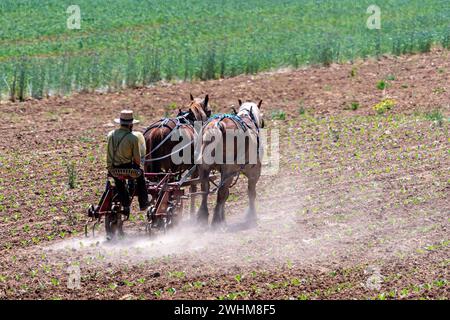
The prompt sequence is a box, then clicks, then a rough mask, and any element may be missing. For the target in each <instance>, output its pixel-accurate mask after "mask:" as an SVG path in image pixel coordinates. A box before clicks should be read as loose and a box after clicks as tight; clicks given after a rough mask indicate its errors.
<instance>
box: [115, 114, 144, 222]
mask: <svg viewBox="0 0 450 320" xmlns="http://www.w3.org/2000/svg"><path fill="white" fill-rule="evenodd" d="M114 121H115V122H116V123H119V124H120V127H119V128H118V129H116V130H113V131H111V132H110V133H109V134H108V145H107V159H106V163H107V168H108V171H109V172H111V170H112V169H114V168H120V169H138V170H140V171H141V175H140V176H139V177H138V178H137V179H136V182H137V186H136V187H137V188H136V191H137V192H136V193H137V195H138V200H139V208H140V210H142V211H144V210H146V209H147V208H148V206H149V200H148V194H147V187H146V185H145V178H144V173H143V171H142V169H141V162H142V158H143V157H142V153H144V154H145V150H142V143H141V142H140V141H139V140H140V139H139V135H138V134H136V133H133V124H135V123H139V121H138V120H134V118H133V111H131V110H123V111H122V112H121V113H120V118H119V119H115V120H114ZM144 148H145V147H144ZM114 180H115V183H116V187H117V190H118V192H119V195H120V197H121V203H122V205H123V207H124V213H125V214H127V215H128V214H129V213H130V197H129V195H128V192H127V189H126V188H125V183H124V181H122V180H119V179H117V178H116V177H114Z"/></svg>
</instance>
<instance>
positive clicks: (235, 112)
mask: <svg viewBox="0 0 450 320" xmlns="http://www.w3.org/2000/svg"><path fill="white" fill-rule="evenodd" d="M231 110H232V111H233V114H234V115H236V114H237V111H236V109H235V108H234V106H232V107H231Z"/></svg>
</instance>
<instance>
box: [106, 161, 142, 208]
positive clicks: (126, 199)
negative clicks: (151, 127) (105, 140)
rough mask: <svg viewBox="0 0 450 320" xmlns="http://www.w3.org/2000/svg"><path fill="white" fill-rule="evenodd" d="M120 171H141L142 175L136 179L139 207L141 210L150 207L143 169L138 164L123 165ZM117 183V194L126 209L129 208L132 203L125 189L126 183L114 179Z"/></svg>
mask: <svg viewBox="0 0 450 320" xmlns="http://www.w3.org/2000/svg"><path fill="white" fill-rule="evenodd" d="M117 168H120V169H138V170H140V171H141V175H140V176H139V178H136V179H135V180H136V194H137V196H138V201H139V206H140V208H141V209H142V208H144V207H146V206H147V205H148V193H147V185H146V183H145V177H144V172H143V171H142V169H141V168H140V167H139V166H138V165H136V164H134V163H133V164H123V165H121V166H118V167H117ZM114 181H115V183H116V188H117V192H118V193H119V197H120V202H121V203H122V205H123V206H124V207H129V206H130V205H131V203H130V195H129V194H128V191H127V188H126V187H125V182H124V181H122V180H119V179H117V178H114Z"/></svg>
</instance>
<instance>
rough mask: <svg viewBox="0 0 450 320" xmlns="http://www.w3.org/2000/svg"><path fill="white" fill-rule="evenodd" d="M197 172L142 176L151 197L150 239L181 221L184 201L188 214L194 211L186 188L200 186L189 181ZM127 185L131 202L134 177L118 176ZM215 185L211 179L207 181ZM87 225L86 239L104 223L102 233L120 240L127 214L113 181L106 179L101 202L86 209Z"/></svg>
mask: <svg viewBox="0 0 450 320" xmlns="http://www.w3.org/2000/svg"><path fill="white" fill-rule="evenodd" d="M195 170H196V168H195V167H193V168H191V169H190V170H188V171H186V172H185V173H184V174H180V173H171V172H168V173H166V172H163V173H145V174H144V175H145V179H146V183H147V192H148V194H149V195H150V197H151V205H150V207H149V209H148V210H147V214H146V226H145V230H146V232H147V233H148V234H149V235H152V234H153V233H154V232H155V231H162V232H166V231H167V230H168V229H169V228H172V227H174V226H175V225H177V224H178V223H179V221H180V220H181V218H182V213H183V208H184V201H185V200H186V199H190V200H191V208H190V209H191V212H193V210H194V205H195V195H196V194H198V193H197V192H192V190H195V188H190V190H191V192H189V193H187V192H186V188H187V187H193V186H196V185H197V184H198V183H200V180H199V179H198V178H191V176H192V174H193V173H194V172H195ZM115 177H116V178H117V179H121V180H122V181H124V182H126V183H125V185H126V186H127V188H128V192H129V195H130V197H131V199H130V200H131V201H132V200H133V198H134V190H135V182H134V179H135V176H130V175H119V176H117V175H116V176H115ZM210 179H211V181H214V177H211V178H210ZM88 217H89V218H90V219H89V221H88V222H87V223H86V226H85V235H86V236H87V235H88V228H89V225H90V224H92V223H93V225H92V234H94V233H95V227H96V226H97V225H98V224H100V223H101V222H102V218H103V217H104V218H105V219H104V220H105V231H106V236H107V239H109V240H111V239H115V238H117V237H119V238H120V237H122V236H123V235H124V232H123V223H124V222H125V221H127V220H128V219H129V213H127V212H124V210H123V206H122V205H121V203H120V197H119V194H118V192H117V190H116V186H115V183H114V178H113V177H112V175H111V174H109V175H108V181H107V184H106V190H105V192H104V194H103V196H102V198H101V200H100V204H99V205H98V206H93V205H92V206H91V207H90V208H89V209H88Z"/></svg>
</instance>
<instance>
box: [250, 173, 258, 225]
mask: <svg viewBox="0 0 450 320" xmlns="http://www.w3.org/2000/svg"><path fill="white" fill-rule="evenodd" d="M257 182H258V179H256V178H249V179H248V190H247V192H248V210H247V221H248V222H251V223H254V222H256V206H255V200H256V183H257Z"/></svg>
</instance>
